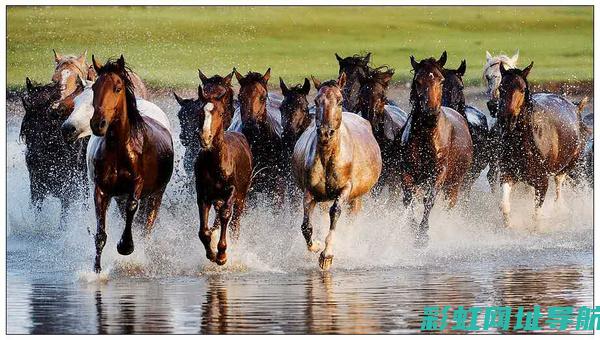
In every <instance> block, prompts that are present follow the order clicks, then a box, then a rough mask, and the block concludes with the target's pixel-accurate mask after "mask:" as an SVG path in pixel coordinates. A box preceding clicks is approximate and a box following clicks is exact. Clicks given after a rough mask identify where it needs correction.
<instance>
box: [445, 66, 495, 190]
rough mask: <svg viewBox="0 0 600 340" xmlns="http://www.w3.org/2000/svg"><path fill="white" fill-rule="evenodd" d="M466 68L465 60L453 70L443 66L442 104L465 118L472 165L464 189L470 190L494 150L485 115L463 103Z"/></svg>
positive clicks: (491, 182) (491, 181)
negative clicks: (470, 139)
mask: <svg viewBox="0 0 600 340" xmlns="http://www.w3.org/2000/svg"><path fill="white" fill-rule="evenodd" d="M466 70H467V62H466V61H465V60H463V61H462V62H461V63H460V66H459V67H458V68H457V69H455V70H451V69H447V68H444V71H443V74H444V86H443V88H442V105H443V106H446V107H449V108H451V109H454V110H456V112H458V113H460V114H461V115H462V116H463V118H465V119H466V121H467V124H468V126H469V133H470V134H471V137H472V138H473V140H472V142H473V165H472V166H471V169H470V170H469V173H468V175H467V178H466V180H465V181H466V182H465V190H468V191H470V189H471V186H472V184H473V183H474V182H475V180H477V178H479V174H480V173H481V172H482V171H483V170H484V169H485V167H486V166H488V164H489V163H490V157H491V156H490V154H491V153H492V152H495V151H494V150H493V149H492V148H491V142H490V140H489V127H488V122H487V117H486V116H485V114H484V113H483V112H481V111H480V110H479V109H477V108H476V107H473V106H471V105H467V104H466V103H465V93H464V88H465V86H464V83H463V79H462V77H463V76H464V74H465V72H466ZM488 180H489V179H488ZM489 181H490V187H492V186H493V185H494V183H493V180H489Z"/></svg>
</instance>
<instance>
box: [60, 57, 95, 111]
mask: <svg viewBox="0 0 600 340" xmlns="http://www.w3.org/2000/svg"><path fill="white" fill-rule="evenodd" d="M52 52H54V63H55V67H54V73H53V74H52V79H51V80H52V81H53V82H55V83H58V84H60V98H59V100H62V99H64V98H65V97H67V96H68V95H70V94H71V93H73V92H74V91H75V89H76V88H77V79H78V78H79V77H81V78H82V79H87V80H95V79H96V78H95V73H94V72H90V68H89V65H88V64H87V63H86V58H87V50H86V51H84V52H83V53H82V54H80V55H79V56H73V55H62V54H60V53H57V52H56V51H55V50H52ZM56 107H57V106H56V105H55V106H54V107H53V108H54V109H56Z"/></svg>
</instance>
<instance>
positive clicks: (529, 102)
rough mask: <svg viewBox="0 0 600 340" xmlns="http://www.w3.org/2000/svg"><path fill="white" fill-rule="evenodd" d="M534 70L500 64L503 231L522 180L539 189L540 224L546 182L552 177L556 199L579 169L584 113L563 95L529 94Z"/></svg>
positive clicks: (499, 110) (499, 109)
mask: <svg viewBox="0 0 600 340" xmlns="http://www.w3.org/2000/svg"><path fill="white" fill-rule="evenodd" d="M532 67H533V62H532V63H531V64H530V65H529V66H527V67H526V68H524V69H523V70H519V69H508V70H507V69H505V68H504V66H503V65H500V72H501V75H502V81H501V82H500V88H499V93H500V97H499V104H498V126H499V128H500V144H499V145H500V146H501V149H500V159H499V161H500V162H499V169H500V183H501V185H502V204H501V210H502V214H503V216H504V226H505V227H510V226H511V222H510V193H511V189H512V187H513V185H514V184H515V183H516V182H521V181H522V182H525V183H527V184H529V185H531V186H532V187H533V188H534V189H535V213H534V219H535V220H536V221H537V219H538V217H539V210H540V208H541V207H542V204H543V203H544V199H545V197H546V191H547V190H548V177H549V176H552V175H553V176H554V179H555V183H556V194H557V200H558V199H559V196H560V187H561V184H562V182H563V181H564V179H565V177H566V175H567V173H568V172H569V170H571V169H572V168H573V167H575V165H576V164H577V161H578V160H579V157H580V155H581V152H582V150H583V147H584V143H585V139H584V136H583V135H584V134H583V129H584V128H583V125H584V123H583V122H582V120H581V117H580V112H579V111H580V108H578V107H577V106H575V105H574V104H573V103H571V102H570V101H568V100H567V99H566V98H564V97H562V96H558V95H555V94H551V93H535V94H532V93H531V92H530V88H529V83H528V81H527V76H528V75H529V73H530V71H531V68H532Z"/></svg>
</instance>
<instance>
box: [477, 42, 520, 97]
mask: <svg viewBox="0 0 600 340" xmlns="http://www.w3.org/2000/svg"><path fill="white" fill-rule="evenodd" d="M485 59H486V60H485V66H484V67H483V82H484V85H485V88H486V90H485V93H486V95H487V96H488V97H489V98H490V99H491V100H497V99H498V87H499V86H500V80H501V78H502V75H501V74H500V64H502V65H504V68H506V69H509V68H515V67H517V60H519V50H517V51H516V52H515V54H514V55H513V56H512V57H509V56H507V55H504V54H502V55H498V56H492V55H491V54H490V52H488V51H485Z"/></svg>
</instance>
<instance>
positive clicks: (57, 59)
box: [52, 49, 62, 64]
mask: <svg viewBox="0 0 600 340" xmlns="http://www.w3.org/2000/svg"><path fill="white" fill-rule="evenodd" d="M52 52H54V62H55V63H57V64H58V62H59V61H60V60H61V59H62V55H60V53H56V51H55V50H54V49H52Z"/></svg>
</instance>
